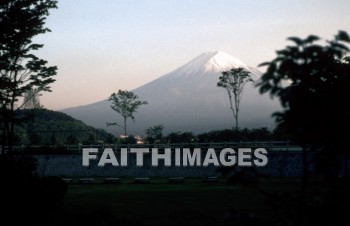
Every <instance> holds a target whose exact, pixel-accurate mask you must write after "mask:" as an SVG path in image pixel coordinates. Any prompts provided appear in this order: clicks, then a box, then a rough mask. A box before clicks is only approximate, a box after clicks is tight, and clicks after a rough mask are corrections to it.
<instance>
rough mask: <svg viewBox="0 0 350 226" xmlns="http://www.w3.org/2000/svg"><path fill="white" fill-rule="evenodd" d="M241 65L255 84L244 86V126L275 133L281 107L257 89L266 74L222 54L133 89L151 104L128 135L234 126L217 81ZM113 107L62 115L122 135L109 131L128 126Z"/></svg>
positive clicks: (102, 103) (208, 55)
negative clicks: (151, 130)
mask: <svg viewBox="0 0 350 226" xmlns="http://www.w3.org/2000/svg"><path fill="white" fill-rule="evenodd" d="M238 67H242V68H244V69H245V70H247V71H249V72H251V76H252V78H253V80H254V81H255V82H252V83H248V84H246V86H245V88H244V92H243V97H242V101H241V106H240V115H239V124H240V127H242V128H245V127H247V128H259V127H267V128H268V129H273V128H274V126H275V124H274V121H273V119H272V118H271V114H272V113H273V112H275V111H277V110H280V107H279V104H278V102H277V100H272V99H271V98H270V97H269V96H268V95H261V94H260V93H259V90H258V89H257V88H256V87H255V83H256V81H258V80H259V79H260V76H261V74H262V73H261V72H260V71H259V70H257V69H255V68H253V67H250V66H249V65H247V64H245V63H244V62H242V61H241V60H239V59H237V58H234V57H232V56H230V55H229V54H227V53H224V52H221V51H216V52H207V53H203V54H201V55H199V56H197V57H196V58H194V59H193V60H191V61H190V62H188V63H187V64H185V65H183V66H181V67H179V68H177V69H175V70H174V71H172V72H170V73H168V74H165V75H163V76H161V77H159V78H158V79H156V80H153V81H151V82H149V83H147V84H145V85H143V86H140V87H138V88H136V89H134V90H132V91H133V92H134V93H136V94H137V95H138V96H139V97H140V99H141V100H146V101H148V102H149V104H148V105H143V106H141V107H140V108H139V109H138V112H137V113H136V114H135V123H134V122H132V121H131V120H130V121H129V122H128V133H129V134H144V131H145V129H147V128H148V127H150V126H154V125H158V124H162V125H163V126H164V132H165V133H169V132H186V131H187V132H194V133H201V132H207V131H211V130H219V129H227V128H233V126H234V118H233V115H232V112H231V110H230V104H229V99H228V95H227V92H226V90H225V89H223V88H221V87H217V82H218V80H219V77H220V75H221V72H222V71H227V70H230V69H232V68H238ZM116 91H117V88H116ZM110 105H111V103H110V102H108V101H107V100H102V101H99V102H96V103H93V104H89V105H85V106H79V107H73V108H68V109H64V110H62V111H63V112H64V113H67V114H69V115H71V116H72V117H74V118H77V119H79V120H82V121H83V122H85V123H86V124H88V125H91V126H94V127H97V128H104V129H106V130H107V131H109V132H112V133H113V134H115V135H118V134H121V133H122V129H120V128H117V127H114V128H113V127H106V122H118V123H120V124H121V123H122V117H121V116H120V115H118V114H117V113H116V112H114V111H113V110H112V109H111V108H110Z"/></svg>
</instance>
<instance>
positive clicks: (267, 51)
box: [35, 0, 350, 110]
mask: <svg viewBox="0 0 350 226" xmlns="http://www.w3.org/2000/svg"><path fill="white" fill-rule="evenodd" d="M349 9H350V1H348V0H327V1H326V0H307V1H306V0H294V1H292V0H279V1H276V0H271V1H268V0H264V1H261V0H255V1H253V0H250V1H249V0H240V1H238V0H236V1H235V0H59V4H58V9H56V10H52V11H51V15H50V16H49V17H48V19H47V21H46V22H47V23H46V25H47V27H49V28H50V29H51V30H52V32H51V33H47V34H44V35H41V36H40V37H37V38H36V40H35V41H36V42H38V43H42V44H44V45H45V47H44V48H43V49H42V50H40V52H39V53H38V55H40V56H41V57H43V58H44V59H46V60H48V61H49V64H50V65H57V66H58V74H57V76H56V80H57V81H56V82H55V83H54V84H53V85H52V90H53V92H52V93H43V96H42V98H41V103H42V104H43V105H44V106H45V107H46V108H48V109H54V110H59V109H62V108H66V107H73V106H77V105H85V104H89V103H93V102H96V101H100V100H103V99H106V98H107V97H108V96H109V95H110V94H111V93H112V92H116V91H117V90H118V89H128V90H131V89H134V88H137V87H138V86H140V85H143V84H145V83H147V82H149V81H151V80H153V79H155V78H157V77H159V76H162V75H164V74H165V73H167V72H170V71H172V70H173V69H175V68H177V67H178V66H181V65H182V64H184V63H186V62H188V61H189V60H191V59H192V58H194V57H196V56H197V55H199V54H201V53H203V52H209V51H216V50H221V51H223V52H226V53H228V54H230V55H232V56H234V57H237V58H240V59H241V60H242V61H244V62H245V63H247V64H249V65H251V66H254V67H255V66H257V65H258V64H260V63H262V62H264V61H268V60H271V59H273V58H274V56H275V54H274V53H275V50H277V49H281V48H283V47H284V46H286V45H287V44H288V42H287V41H286V38H287V37H290V36H300V37H305V36H307V35H309V34H316V35H319V36H320V37H323V38H325V39H331V38H332V37H333V35H334V34H336V33H337V31H338V30H340V29H341V30H346V31H348V32H350V13H349ZM261 70H263V68H261Z"/></svg>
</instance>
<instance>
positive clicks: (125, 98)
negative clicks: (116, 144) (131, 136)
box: [107, 90, 148, 136]
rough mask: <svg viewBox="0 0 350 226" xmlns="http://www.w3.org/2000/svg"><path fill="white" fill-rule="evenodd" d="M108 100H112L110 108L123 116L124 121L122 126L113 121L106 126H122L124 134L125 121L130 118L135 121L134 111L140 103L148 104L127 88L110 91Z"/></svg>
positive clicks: (125, 132)
mask: <svg viewBox="0 0 350 226" xmlns="http://www.w3.org/2000/svg"><path fill="white" fill-rule="evenodd" d="M108 101H112V104H111V108H112V109H113V110H114V111H116V112H118V113H119V114H120V115H121V116H122V117H123V120H124V123H123V126H122V125H119V124H118V123H115V122H114V123H107V126H110V125H116V126H119V127H121V128H123V129H124V135H125V136H127V127H126V126H127V125H126V121H127V120H128V119H129V118H131V119H132V120H133V121H134V122H135V116H134V113H136V112H137V109H138V108H139V107H140V106H141V105H144V104H148V102H147V101H141V100H139V97H138V96H137V95H136V94H134V93H133V92H131V91H127V90H118V93H117V94H116V93H112V94H111V96H110V97H109V98H108Z"/></svg>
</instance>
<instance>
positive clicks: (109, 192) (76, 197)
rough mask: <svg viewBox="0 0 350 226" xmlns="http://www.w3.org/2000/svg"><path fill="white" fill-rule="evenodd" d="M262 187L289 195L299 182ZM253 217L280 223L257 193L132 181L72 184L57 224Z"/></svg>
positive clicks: (224, 221) (226, 221) (192, 182)
mask: <svg viewBox="0 0 350 226" xmlns="http://www.w3.org/2000/svg"><path fill="white" fill-rule="evenodd" d="M261 184H262V188H264V189H266V190H267V191H272V190H277V189H278V190H293V189H297V188H298V185H299V181H298V180H297V179H273V180H268V181H267V180H266V181H263V182H262V183H261ZM247 215H250V217H246V216H247ZM251 216H253V218H254V217H256V218H257V219H258V220H259V222H260V223H262V224H263V225H265V224H268V223H272V222H273V221H277V220H279V219H280V218H282V215H280V214H279V213H278V212H276V211H273V210H272V209H271V207H270V206H269V205H268V203H267V198H266V196H264V195H263V194H262V193H261V192H259V191H258V190H257V189H256V188H252V187H243V186H233V185H229V184H227V183H225V182H223V181H222V182H218V183H211V184H208V183H202V182H201V181H200V179H185V182H184V183H181V184H168V183H166V180H165V179H152V180H151V183H150V184H133V183H132V181H131V180H123V181H122V183H121V184H88V185H77V184H71V185H69V189H68V192H67V194H66V196H65V199H64V207H63V212H62V215H61V216H60V217H59V221H58V222H59V223H60V225H71V224H74V225H84V226H88V225H95V226H97V225H237V224H235V223H237V222H238V221H239V219H243V218H249V219H251V218H252V217H251ZM241 221H242V220H241ZM245 225H249V224H248V223H247V224H245Z"/></svg>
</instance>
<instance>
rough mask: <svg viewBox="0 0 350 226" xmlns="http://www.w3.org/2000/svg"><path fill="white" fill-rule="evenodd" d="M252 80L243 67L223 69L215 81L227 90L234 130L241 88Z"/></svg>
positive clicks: (236, 124) (236, 126)
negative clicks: (217, 80)
mask: <svg viewBox="0 0 350 226" xmlns="http://www.w3.org/2000/svg"><path fill="white" fill-rule="evenodd" d="M252 81H253V79H252V78H251V76H250V72H249V71H246V70H245V69H244V68H232V69H231V70H230V71H223V72H222V75H221V76H220V77H219V82H218V83H217V86H219V87H223V88H225V89H226V91H227V94H228V97H229V100H230V108H231V111H232V114H233V117H234V119H235V128H236V130H238V114H239V107H240V104H241V100H242V95H243V89H244V86H245V85H246V84H247V83H248V82H252Z"/></svg>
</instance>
